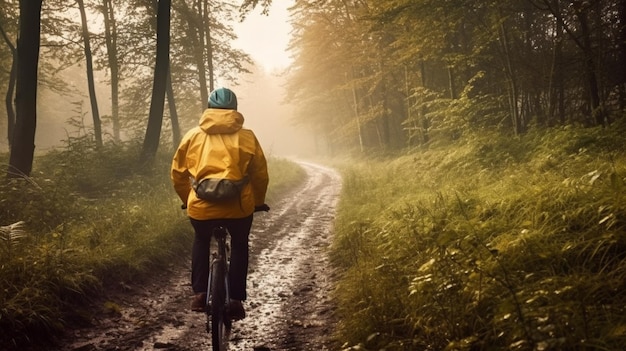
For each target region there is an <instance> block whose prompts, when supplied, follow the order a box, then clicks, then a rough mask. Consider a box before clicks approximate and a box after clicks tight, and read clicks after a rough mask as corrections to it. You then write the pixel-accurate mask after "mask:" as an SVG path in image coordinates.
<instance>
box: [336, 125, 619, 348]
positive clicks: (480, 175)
mask: <svg viewBox="0 0 626 351" xmlns="http://www.w3.org/2000/svg"><path fill="white" fill-rule="evenodd" d="M622 130H623V126H621V125H615V126H613V127H612V128H610V129H597V130H596V129H576V128H565V129H562V130H554V131H552V132H550V133H535V132H530V133H529V135H527V136H525V137H523V138H508V139H505V138H504V137H495V136H493V135H487V136H476V135H466V137H465V138H463V139H461V140H459V141H458V142H457V143H456V144H455V145H453V146H450V147H446V148H443V147H441V148H432V149H431V150H429V151H425V152H419V153H413V154H410V155H407V156H404V157H400V158H396V159H393V160H381V161H373V160H370V161H368V162H367V164H363V163H358V164H356V165H350V166H346V167H345V169H344V170H343V175H344V188H343V196H342V200H341V203H340V209H339V214H338V219H337V225H336V228H337V236H336V239H335V242H334V244H333V250H332V255H333V262H334V264H335V265H336V266H337V267H338V268H339V269H340V271H341V279H340V282H339V285H338V287H337V290H336V293H335V294H336V297H337V299H338V306H340V309H339V314H340V319H341V324H340V326H339V330H338V338H339V339H340V340H342V341H343V342H345V349H346V350H357V349H358V350H382V349H384V350H503V349H510V350H563V349H568V350H572V349H602V350H619V349H621V347H622V346H623V345H624V344H625V343H626V332H624V330H626V329H625V327H626V317H624V316H625V314H624V312H625V311H624V306H626V234H625V233H626V203H625V202H624V178H625V176H626V159H625V158H624V156H623V155H624V149H623V147H624V141H625V140H624V137H623V135H624V133H623V131H622Z"/></svg>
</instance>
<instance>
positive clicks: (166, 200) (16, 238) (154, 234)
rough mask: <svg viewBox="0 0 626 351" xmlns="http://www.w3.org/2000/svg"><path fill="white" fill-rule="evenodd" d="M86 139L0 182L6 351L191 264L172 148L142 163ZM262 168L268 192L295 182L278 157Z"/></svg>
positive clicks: (131, 152) (133, 154)
mask: <svg viewBox="0 0 626 351" xmlns="http://www.w3.org/2000/svg"><path fill="white" fill-rule="evenodd" d="M91 145H92V144H91V142H89V141H88V140H87V139H80V138H78V139H72V140H70V142H68V145H67V147H66V148H65V149H64V150H59V151H52V152H50V153H48V154H46V155H44V156H41V157H39V158H38V159H37V160H36V162H35V166H36V168H35V169H34V170H33V173H32V177H30V178H21V179H4V180H3V181H2V182H1V183H0V253H1V256H0V286H2V289H0V348H1V349H3V350H4V349H7V348H10V347H14V346H15V345H17V347H18V348H19V345H21V344H22V343H24V342H27V343H30V342H33V341H37V340H38V339H42V338H43V339H46V338H49V337H51V336H53V335H54V334H55V333H58V332H59V331H60V330H62V329H63V328H64V327H65V326H67V325H68V324H73V323H82V322H85V321H88V320H90V319H91V318H92V315H93V314H94V313H96V314H97V313H103V312H107V311H108V312H111V311H115V309H116V307H115V306H116V304H115V302H114V301H108V302H105V303H102V304H100V305H101V308H100V309H99V308H96V309H95V310H94V309H93V307H90V306H88V304H89V303H91V302H94V301H99V299H98V298H99V297H101V296H102V292H104V291H105V289H119V288H124V287H125V286H127V285H128V284H130V283H131V282H136V281H141V280H142V279H149V277H150V276H151V275H153V274H155V272H159V273H162V272H163V271H164V270H167V269H169V268H170V267H171V266H172V264H177V263H180V264H186V263H187V261H188V257H189V255H190V253H189V249H190V248H191V239H192V234H193V231H192V229H191V226H190V225H189V223H188V220H187V218H186V216H185V214H184V212H183V211H181V210H180V205H179V200H178V198H177V196H176V195H175V192H174V190H173V188H172V185H171V182H170V180H169V166H170V162H171V154H169V153H159V154H158V155H157V157H156V159H155V161H154V162H153V163H152V164H150V165H146V164H139V163H137V162H136V160H137V159H138V155H139V146H138V145H113V144H110V145H105V146H104V147H103V148H101V149H95V148H93V147H91ZM269 168H270V172H271V173H270V175H271V176H272V187H271V188H270V196H272V197H277V196H279V193H280V192H281V191H286V190H288V189H289V188H290V187H291V186H293V185H294V184H296V183H297V182H298V181H299V179H300V178H301V176H300V175H301V170H299V168H298V167H294V166H293V164H292V163H289V162H287V161H285V160H277V161H276V162H274V160H270V162H269ZM275 174H276V177H274V175H275ZM270 205H271V203H270ZM117 309H119V307H117ZM11 345H13V346H11Z"/></svg>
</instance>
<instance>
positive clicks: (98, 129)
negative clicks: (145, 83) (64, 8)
mask: <svg viewBox="0 0 626 351" xmlns="http://www.w3.org/2000/svg"><path fill="white" fill-rule="evenodd" d="M76 2H77V3H78V9H79V11H80V19H81V27H82V33H83V49H84V51H85V60H86V62H87V65H86V66H87V86H88V89H89V101H90V102H91V115H92V119H93V130H94V135H95V138H96V147H97V148H100V147H102V126H101V123H100V112H99V110H98V99H97V97H96V85H95V81H94V77H93V57H92V54H91V44H90V42H89V29H88V27H87V15H86V14H85V3H84V2H83V0H76Z"/></svg>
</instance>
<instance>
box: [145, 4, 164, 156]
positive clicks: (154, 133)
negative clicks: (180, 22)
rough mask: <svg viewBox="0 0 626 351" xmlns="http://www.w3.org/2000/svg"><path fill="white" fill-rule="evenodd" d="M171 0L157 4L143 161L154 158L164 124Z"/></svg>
mask: <svg viewBox="0 0 626 351" xmlns="http://www.w3.org/2000/svg"><path fill="white" fill-rule="evenodd" d="M170 8H171V1H170V0H159V4H158V6H157V45H156V62H155V65H154V84H153V86H152V100H151V102H150V115H149V116H148V127H147V128H146V137H145V139H144V143H143V149H142V151H141V159H140V161H141V162H149V161H152V160H153V159H154V157H155V156H156V152H157V150H158V148H159V138H160V136H161V125H162V124H163V109H164V105H165V90H166V85H167V75H168V72H169V58H170V56H169V50H170Z"/></svg>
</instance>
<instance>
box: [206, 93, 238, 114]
mask: <svg viewBox="0 0 626 351" xmlns="http://www.w3.org/2000/svg"><path fill="white" fill-rule="evenodd" d="M209 107H210V108H221V109H226V110H236V109H237V96H236V95H235V93H233V92H232V90H230V89H228V88H217V89H215V90H213V91H212V92H211V95H210V96H209Z"/></svg>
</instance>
